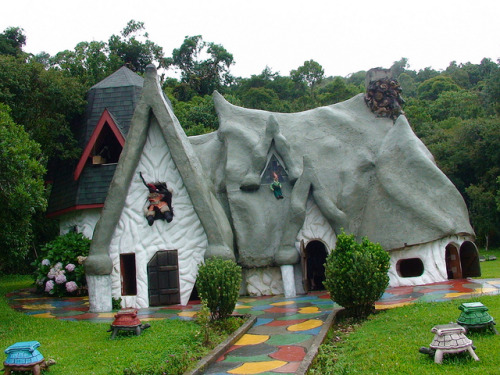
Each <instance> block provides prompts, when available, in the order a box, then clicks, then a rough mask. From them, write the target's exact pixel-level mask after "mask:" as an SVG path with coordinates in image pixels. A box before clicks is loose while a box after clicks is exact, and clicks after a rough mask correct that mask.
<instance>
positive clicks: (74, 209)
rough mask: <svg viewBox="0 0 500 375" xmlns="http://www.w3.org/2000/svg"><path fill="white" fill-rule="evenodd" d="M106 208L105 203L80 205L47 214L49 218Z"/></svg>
mask: <svg viewBox="0 0 500 375" xmlns="http://www.w3.org/2000/svg"><path fill="white" fill-rule="evenodd" d="M102 207H104V203H95V204H79V205H76V206H73V207H68V208H65V209H63V210H59V211H55V212H51V213H50V214H47V217H49V218H50V217H56V216H59V215H63V214H67V213H68V212H73V211H77V210H88V209H89V208H102Z"/></svg>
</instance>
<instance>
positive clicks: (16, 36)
mask: <svg viewBox="0 0 500 375" xmlns="http://www.w3.org/2000/svg"><path fill="white" fill-rule="evenodd" d="M24 45H26V35H24V30H23V29H21V28H20V27H8V28H7V29H5V30H4V31H3V33H2V34H0V55H10V56H16V57H19V56H22V55H24V52H23V46H24Z"/></svg>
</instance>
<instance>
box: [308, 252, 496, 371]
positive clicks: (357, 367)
mask: <svg viewBox="0 0 500 375" xmlns="http://www.w3.org/2000/svg"><path fill="white" fill-rule="evenodd" d="M480 255H483V256H487V255H495V256H496V257H497V260H494V261H487V262H481V274H482V275H481V278H500V249H490V250H488V251H484V250H480ZM474 301H479V302H482V303H483V304H484V305H485V306H487V307H488V308H489V313H490V315H491V316H492V317H493V318H494V319H495V321H496V322H497V330H499V328H500V324H498V322H500V295H496V296H480V295H478V296H477V297H475V298H472V299H467V300H450V301H446V302H434V303H417V304H413V305H408V306H404V307H401V308H396V309H392V310H386V311H380V312H378V313H376V314H374V315H372V316H370V317H369V318H368V320H367V321H365V322H364V323H363V324H354V325H353V324H349V323H350V322H339V323H338V325H336V326H335V327H334V328H333V329H332V330H331V331H330V332H329V336H328V337H327V339H326V340H325V343H324V344H323V345H322V346H321V348H320V353H319V355H318V357H316V359H315V362H314V364H313V367H312V368H311V369H310V371H309V375H320V374H321V375H328V374H419V375H426V374H429V375H431V374H432V375H434V374H491V375H493V374H499V373H500V355H499V353H500V336H496V335H493V334H492V333H489V332H485V333H477V332H471V333H469V334H467V337H468V338H469V339H471V340H472V341H473V342H474V345H475V346H476V347H477V349H476V354H477V355H478V357H479V359H480V361H479V362H475V361H474V360H473V359H472V357H471V356H470V355H469V354H468V353H466V354H463V355H462V354H460V355H453V356H446V355H445V359H444V361H443V364H442V365H438V364H435V363H434V361H433V359H432V358H431V357H430V356H428V355H424V354H421V353H419V352H418V349H419V348H420V347H421V346H426V347H428V346H429V344H430V343H431V341H432V339H433V338H434V334H433V333H431V332H430V330H431V328H432V327H433V326H435V325H438V324H447V323H450V322H455V321H456V320H457V319H458V317H459V315H460V310H459V309H458V306H460V304H461V303H463V302H474Z"/></svg>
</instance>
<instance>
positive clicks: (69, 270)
mask: <svg viewBox="0 0 500 375" xmlns="http://www.w3.org/2000/svg"><path fill="white" fill-rule="evenodd" d="M64 268H66V271H68V272H73V271H74V270H75V268H76V266H75V265H74V264H73V263H68V264H66V267H64Z"/></svg>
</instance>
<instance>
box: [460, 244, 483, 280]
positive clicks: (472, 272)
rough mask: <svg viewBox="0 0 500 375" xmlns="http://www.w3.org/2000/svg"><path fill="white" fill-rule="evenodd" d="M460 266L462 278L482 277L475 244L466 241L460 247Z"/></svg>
mask: <svg viewBox="0 0 500 375" xmlns="http://www.w3.org/2000/svg"><path fill="white" fill-rule="evenodd" d="M460 265H461V267H462V277H479V276H481V268H480V266H479V253H478V251H477V248H476V245H474V243H472V242H470V241H465V242H464V243H463V244H462V246H460Z"/></svg>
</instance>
